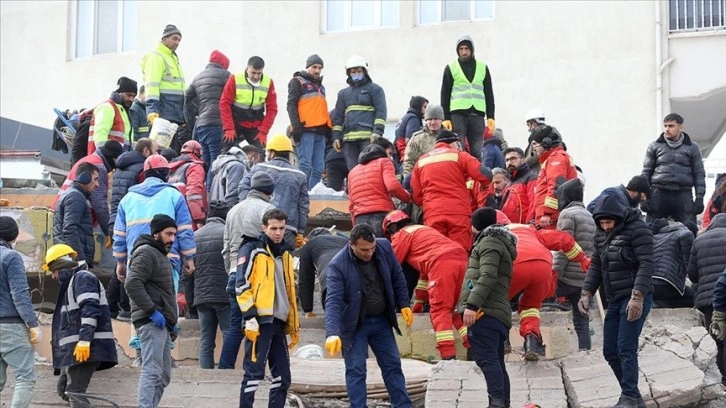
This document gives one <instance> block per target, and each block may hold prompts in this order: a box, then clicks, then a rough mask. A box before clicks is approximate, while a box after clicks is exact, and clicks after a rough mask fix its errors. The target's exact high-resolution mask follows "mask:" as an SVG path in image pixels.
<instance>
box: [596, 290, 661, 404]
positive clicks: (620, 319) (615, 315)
mask: <svg viewBox="0 0 726 408" xmlns="http://www.w3.org/2000/svg"><path fill="white" fill-rule="evenodd" d="M629 301H630V298H629V297H626V298H625V299H620V300H617V301H613V302H611V303H610V304H609V305H608V309H607V312H606V313H605V322H604V323H603V345H602V353H603V356H604V357H605V360H606V361H607V362H608V364H610V368H611V369H612V370H613V373H614V374H615V378H617V379H618V382H619V383H620V389H621V390H622V395H625V396H627V397H631V398H641V396H640V391H639V390H638V338H639V337H640V332H641V330H643V324H644V323H645V318H646V317H647V316H648V313H649V312H650V307H651V305H652V303H653V295H652V294H650V293H649V294H648V295H647V296H646V297H645V300H644V301H643V314H642V315H641V316H640V319H638V320H636V321H634V322H629V321H628V314H627V312H626V308H627V306H628V302H629Z"/></svg>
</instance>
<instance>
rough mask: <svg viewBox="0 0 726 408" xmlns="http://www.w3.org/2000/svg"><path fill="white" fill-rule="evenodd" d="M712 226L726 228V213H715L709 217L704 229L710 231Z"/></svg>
mask: <svg viewBox="0 0 726 408" xmlns="http://www.w3.org/2000/svg"><path fill="white" fill-rule="evenodd" d="M714 228H726V213H721V214H716V216H714V217H713V218H711V223H710V224H708V228H706V231H711V230H712V229H714Z"/></svg>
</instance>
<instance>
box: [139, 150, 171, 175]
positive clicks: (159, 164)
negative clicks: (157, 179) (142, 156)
mask: <svg viewBox="0 0 726 408" xmlns="http://www.w3.org/2000/svg"><path fill="white" fill-rule="evenodd" d="M151 169H167V170H168V169H169V162H168V161H167V160H166V159H165V158H164V156H162V155H160V154H152V155H151V156H149V157H147V158H146V160H144V171H146V170H151Z"/></svg>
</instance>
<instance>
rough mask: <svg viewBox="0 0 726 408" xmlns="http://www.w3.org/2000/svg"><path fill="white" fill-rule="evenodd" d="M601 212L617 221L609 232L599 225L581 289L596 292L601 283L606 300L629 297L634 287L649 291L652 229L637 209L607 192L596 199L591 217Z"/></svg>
mask: <svg viewBox="0 0 726 408" xmlns="http://www.w3.org/2000/svg"><path fill="white" fill-rule="evenodd" d="M601 215H608V216H609V217H611V218H613V219H615V220H616V225H615V228H614V229H613V230H612V231H611V232H609V233H607V232H605V231H604V230H602V229H601V228H600V226H599V225H598V228H597V233H596V234H595V252H594V253H593V254H592V264H591V265H590V270H588V271H587V276H585V282H584V284H583V286H582V289H583V290H587V291H589V292H590V293H595V291H596V290H597V289H598V288H599V287H601V286H602V288H603V289H604V292H605V296H606V298H607V300H608V302H617V301H619V300H622V299H627V298H630V295H631V292H632V290H633V289H636V290H638V291H640V292H642V293H643V294H644V295H647V294H648V293H650V292H652V278H653V233H652V232H651V231H650V229H649V228H648V226H647V225H646V224H645V221H643V219H642V217H641V216H640V213H639V212H638V211H636V210H634V209H632V208H630V207H625V206H623V205H622V204H621V203H620V201H619V200H618V199H617V198H616V197H614V196H607V197H604V198H603V199H602V200H601V201H600V202H599V203H598V206H597V208H596V209H595V213H594V214H593V217H594V218H595V219H596V220H597V219H598V217H599V216H601ZM596 223H597V222H596Z"/></svg>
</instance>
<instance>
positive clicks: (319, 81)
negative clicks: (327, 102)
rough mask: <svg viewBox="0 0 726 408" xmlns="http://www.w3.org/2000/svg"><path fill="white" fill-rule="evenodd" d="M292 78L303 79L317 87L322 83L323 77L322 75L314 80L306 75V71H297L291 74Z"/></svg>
mask: <svg viewBox="0 0 726 408" xmlns="http://www.w3.org/2000/svg"><path fill="white" fill-rule="evenodd" d="M292 77H293V78H295V77H301V78H305V79H307V80H308V81H310V82H313V83H316V84H318V85H320V84H321V83H323V76H322V75H321V76H320V78H318V79H315V78H313V76H312V75H310V74H308V72H307V71H297V72H296V73H294V74H292Z"/></svg>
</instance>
